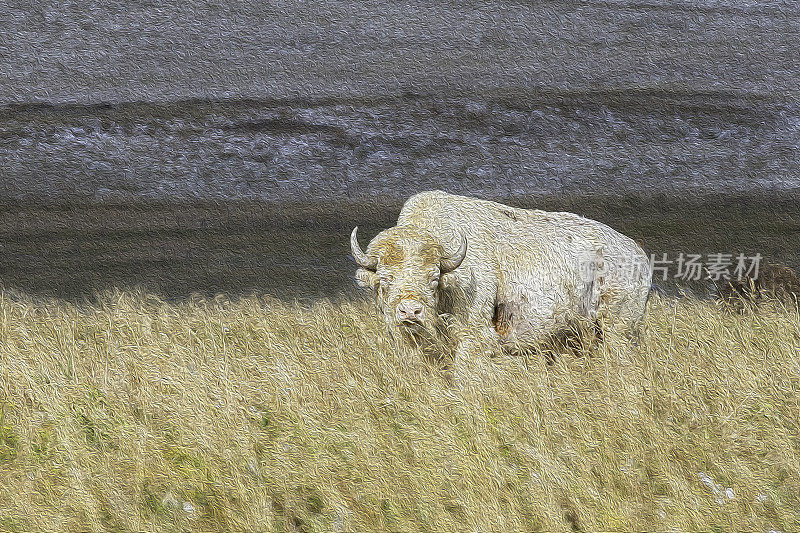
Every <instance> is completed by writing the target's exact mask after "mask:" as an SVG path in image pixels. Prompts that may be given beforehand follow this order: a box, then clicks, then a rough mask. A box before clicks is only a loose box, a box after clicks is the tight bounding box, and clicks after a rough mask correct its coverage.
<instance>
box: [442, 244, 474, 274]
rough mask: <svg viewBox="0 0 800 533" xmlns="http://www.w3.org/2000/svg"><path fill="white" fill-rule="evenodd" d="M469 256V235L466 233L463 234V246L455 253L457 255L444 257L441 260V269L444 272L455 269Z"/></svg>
mask: <svg viewBox="0 0 800 533" xmlns="http://www.w3.org/2000/svg"><path fill="white" fill-rule="evenodd" d="M466 256H467V237H466V236H465V235H463V234H462V235H461V248H459V249H458V251H457V252H456V253H455V255H451V256H450V257H443V258H442V260H441V261H440V262H439V270H441V272H442V274H446V273H447V272H450V271H453V270H455V269H457V268H458V267H459V265H461V262H462V261H463V260H464V258H465V257H466Z"/></svg>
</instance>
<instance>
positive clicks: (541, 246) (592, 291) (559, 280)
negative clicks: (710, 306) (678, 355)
mask: <svg viewBox="0 0 800 533" xmlns="http://www.w3.org/2000/svg"><path fill="white" fill-rule="evenodd" d="M357 231H358V228H357V227H356V228H355V229H353V233H352V235H351V240H350V245H351V250H352V253H353V258H354V259H355V260H356V262H357V263H358V265H359V266H360V268H359V269H358V270H357V271H356V280H357V282H358V284H359V285H361V286H362V287H364V288H370V289H372V290H373V291H374V295H375V299H376V302H377V304H378V307H379V309H380V310H381V311H382V313H383V315H384V316H385V318H386V321H387V324H388V326H389V329H390V331H392V332H400V334H401V336H402V338H403V339H405V341H408V342H410V343H411V344H412V345H414V346H418V347H420V348H422V349H423V352H425V353H427V354H429V355H433V356H437V357H442V356H447V357H448V358H450V357H452V356H455V359H456V360H458V359H459V358H460V357H465V356H467V355H469V354H470V353H472V352H474V351H476V350H478V351H483V350H487V347H488V349H489V350H490V351H495V348H496V349H497V350H499V349H501V348H515V347H516V348H518V347H526V346H532V345H536V344H538V343H539V342H540V341H542V340H544V339H546V338H549V337H550V336H551V335H553V334H556V333H558V332H559V331H560V330H562V329H563V328H565V327H568V326H570V325H571V324H573V323H574V322H575V321H576V320H588V321H589V322H591V323H594V324H597V325H599V326H600V327H602V328H607V327H609V326H624V327H626V328H635V327H636V326H638V323H639V321H640V320H641V319H642V316H643V314H644V311H645V305H646V302H647V296H648V293H649V290H650V282H651V277H652V271H651V267H650V264H649V262H648V260H647V257H646V255H645V253H644V252H643V251H642V249H641V248H640V247H639V246H638V245H637V244H636V243H635V242H634V241H633V240H631V239H629V238H628V237H626V236H624V235H622V234H620V233H617V232H616V231H614V230H612V229H611V228H609V227H608V226H606V225H605V224H601V223H600V222H596V221H594V220H589V219H586V218H583V217H580V216H578V215H575V214H572V213H551V212H546V211H539V210H527V209H516V208H513V207H508V206H505V205H502V204H499V203H495V202H490V201H485V200H476V199H472V198H466V197H463V196H456V195H453V194H448V193H444V192H441V191H432V192H424V193H420V194H417V195H415V196H412V197H411V198H410V199H409V200H408V201H407V202H406V203H405V205H404V206H403V209H402V211H401V212H400V217H399V218H398V219H397V225H396V226H394V227H393V228H389V229H387V230H384V231H382V232H381V233H379V234H378V235H377V236H376V237H375V238H374V239H373V240H372V242H370V243H369V246H368V247H367V250H366V252H364V251H363V250H362V249H361V247H360V246H359V244H358V239H357ZM453 350H454V352H453Z"/></svg>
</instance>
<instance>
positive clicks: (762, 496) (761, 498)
mask: <svg viewBox="0 0 800 533" xmlns="http://www.w3.org/2000/svg"><path fill="white" fill-rule="evenodd" d="M767 498H768V497H767V495H766V494H759V495H758V496H756V501H757V502H758V503H764V502H765V501H767Z"/></svg>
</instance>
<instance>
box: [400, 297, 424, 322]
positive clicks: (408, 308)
mask: <svg viewBox="0 0 800 533" xmlns="http://www.w3.org/2000/svg"><path fill="white" fill-rule="evenodd" d="M424 316H425V310H424V309H423V307H422V304H421V303H419V302H418V301H416V300H403V301H401V302H400V303H399V304H398V305H397V321H398V322H421V321H422V318H423V317H424Z"/></svg>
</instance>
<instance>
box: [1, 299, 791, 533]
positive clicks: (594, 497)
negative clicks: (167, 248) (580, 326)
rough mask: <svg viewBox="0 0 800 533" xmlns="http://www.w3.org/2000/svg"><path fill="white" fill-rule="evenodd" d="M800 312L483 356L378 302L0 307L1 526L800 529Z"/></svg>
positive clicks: (672, 314)
mask: <svg viewBox="0 0 800 533" xmlns="http://www.w3.org/2000/svg"><path fill="white" fill-rule="evenodd" d="M799 353H800V316H798V313H797V312H796V311H795V310H787V309H785V308H782V307H779V306H777V305H765V306H762V307H761V308H760V309H759V310H758V311H757V312H747V313H744V314H733V313H729V312H726V311H725V310H723V309H719V308H717V307H716V306H715V305H714V304H713V303H710V302H703V301H698V300H692V299H679V300H675V299H666V298H659V297H658V296H655V295H654V296H653V297H652V298H651V301H650V306H649V310H648V315H647V321H646V331H645V333H644V336H643V338H642V339H641V340H640V341H639V343H638V344H635V343H631V342H628V341H627V340H625V339H622V338H615V337H613V336H611V337H607V338H606V339H605V341H604V344H603V345H601V346H600V347H599V348H597V349H595V350H594V351H593V353H591V354H575V353H571V352H570V353H565V354H563V355H562V356H560V357H557V358H556V360H555V363H554V364H552V365H549V366H548V365H547V364H545V362H544V360H543V358H540V357H536V356H532V355H527V356H505V357H498V358H496V359H492V360H485V359H482V358H476V359H475V360H474V361H473V362H472V363H471V364H470V366H469V368H467V369H465V372H466V373H467V375H469V376H471V377H472V378H473V379H469V380H466V381H464V382H458V383H455V384H449V382H448V381H447V380H446V379H444V378H443V376H442V374H441V372H440V371H438V370H437V369H435V368H429V367H428V366H426V363H425V362H424V361H423V360H422V359H421V358H418V357H416V356H414V355H413V354H411V353H408V352H406V351H404V350H402V349H398V348H397V347H395V346H393V345H392V344H391V343H390V341H388V340H387V338H386V336H385V334H384V331H383V325H382V322H381V321H380V320H378V318H377V317H376V316H375V315H374V313H373V311H372V309H371V305H369V304H367V303H365V302H361V301H353V302H344V303H336V304H334V303H331V302H327V301H322V302H319V303H317V304H315V305H313V306H311V307H305V306H300V305H297V304H288V303H284V302H281V301H277V300H274V299H270V298H261V297H255V296H253V297H249V298H243V299H239V300H236V301H229V300H227V299H225V298H217V299H208V300H206V299H201V298H194V299H191V300H189V301H187V302H185V303H178V304H174V303H166V302H164V301H161V300H159V299H158V298H156V297H154V296H152V295H148V294H144V293H120V292H113V293H107V294H104V295H102V296H101V297H99V298H98V300H97V303H95V304H93V305H86V306H82V307H76V306H74V305H71V304H67V303H64V302H59V301H34V300H32V299H30V298H29V297H27V296H24V295H14V294H10V293H8V292H5V293H3V294H2V298H1V299H0V530H4V531H59V532H60V531H186V530H192V531H284V532H291V531H339V530H341V531H373V530H391V531H432V532H433V531H602V530H607V531H673V530H675V531H768V530H770V529H774V530H779V531H786V532H788V531H799V530H800V477H799V474H798V472H800V355H799Z"/></svg>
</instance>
